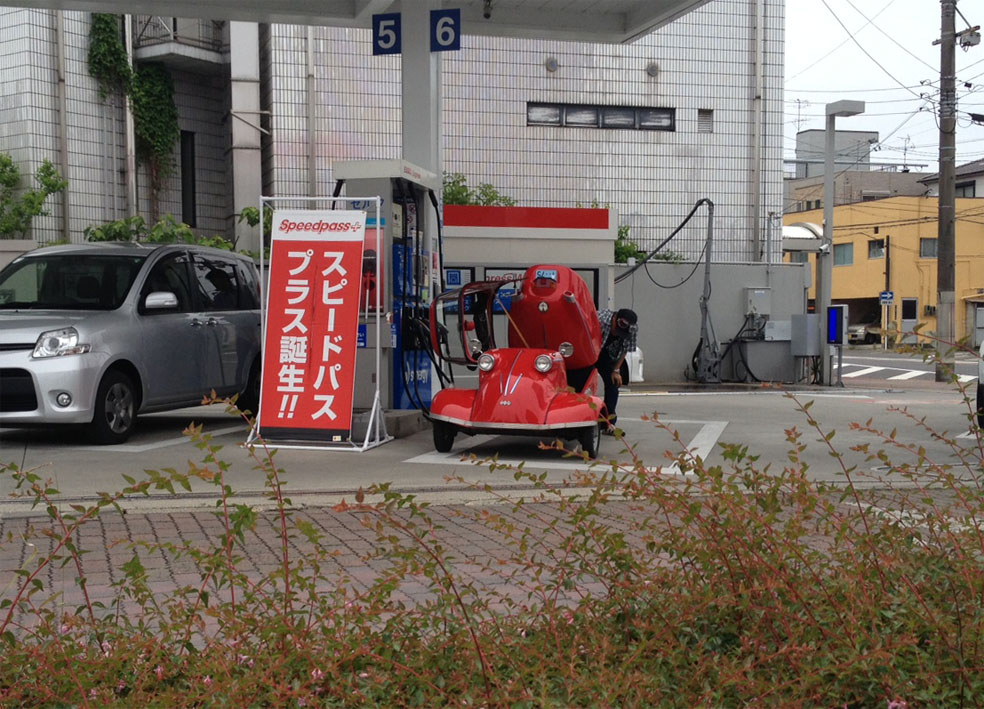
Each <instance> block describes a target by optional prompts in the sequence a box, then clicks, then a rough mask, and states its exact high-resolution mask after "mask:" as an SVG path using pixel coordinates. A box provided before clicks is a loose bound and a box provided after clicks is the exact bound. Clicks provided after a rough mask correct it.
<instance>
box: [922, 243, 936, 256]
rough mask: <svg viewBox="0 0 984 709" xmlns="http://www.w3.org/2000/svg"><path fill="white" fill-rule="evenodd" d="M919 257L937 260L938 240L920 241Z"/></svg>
mask: <svg viewBox="0 0 984 709" xmlns="http://www.w3.org/2000/svg"><path fill="white" fill-rule="evenodd" d="M919 257H920V258H936V239H920V240H919Z"/></svg>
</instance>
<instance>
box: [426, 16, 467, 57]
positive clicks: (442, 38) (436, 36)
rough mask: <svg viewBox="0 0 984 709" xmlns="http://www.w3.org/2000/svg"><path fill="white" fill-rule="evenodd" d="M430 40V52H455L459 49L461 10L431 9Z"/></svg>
mask: <svg viewBox="0 0 984 709" xmlns="http://www.w3.org/2000/svg"><path fill="white" fill-rule="evenodd" d="M430 15H431V22H430V25H431V27H430V30H431V31H430V40H431V51H432V52H457V51H458V50H459V49H461V10H457V9H455V10H431V14H430Z"/></svg>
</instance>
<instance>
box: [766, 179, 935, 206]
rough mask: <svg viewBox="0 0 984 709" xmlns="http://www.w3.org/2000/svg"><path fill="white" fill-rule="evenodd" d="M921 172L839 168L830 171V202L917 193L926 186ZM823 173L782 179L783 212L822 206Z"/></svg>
mask: <svg viewBox="0 0 984 709" xmlns="http://www.w3.org/2000/svg"><path fill="white" fill-rule="evenodd" d="M927 176H928V173H925V172H902V171H896V170H843V171H838V172H837V173H836V174H835V175H834V205H835V206H836V205H839V204H851V203H853V202H872V201H874V200H877V199H885V198H886V197H921V196H924V195H925V194H927V192H928V190H927V188H926V185H925V184H924V183H923V180H924V179H925V178H926V177H927ZM823 183H824V179H823V174H822V172H821V174H820V175H816V176H814V177H804V178H802V179H794V180H787V181H786V193H787V200H786V213H790V212H801V211H805V210H809V209H823V199H824V195H823Z"/></svg>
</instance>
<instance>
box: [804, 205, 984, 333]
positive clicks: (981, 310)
mask: <svg viewBox="0 0 984 709" xmlns="http://www.w3.org/2000/svg"><path fill="white" fill-rule="evenodd" d="M937 207H938V200H937V198H936V197H892V198H888V199H882V200H879V201H877V202H856V203H853V204H845V205H840V206H837V207H835V208H834V253H833V258H834V266H833V287H832V290H831V294H832V301H833V303H835V304H837V303H846V304H847V305H848V308H849V315H850V320H851V323H852V324H854V323H868V322H875V323H876V324H880V325H881V327H882V328H883V329H885V330H886V331H888V332H892V331H894V332H897V333H912V332H913V331H914V330H915V328H917V326H918V327H920V332H921V333H925V334H927V335H931V334H932V333H933V332H934V331H935V328H936V297H937V288H936V271H937V265H936V244H937V219H938V211H937ZM982 217H984V199H980V198H978V199H970V198H958V199H957V200H956V229H955V245H956V258H955V269H954V275H955V288H954V292H955V296H956V303H957V306H956V308H955V310H954V324H955V328H954V329H955V334H956V338H957V339H958V340H961V339H963V338H967V341H968V343H969V344H971V345H973V346H974V347H977V346H978V345H979V344H980V343H981V342H982V341H984V219H982ZM822 220H823V210H811V211H806V212H800V213H797V214H791V215H786V217H785V219H784V221H785V223H786V224H793V223H796V222H808V223H815V224H820V223H821V222H822ZM802 256H803V257H805V256H806V254H802ZM789 260H800V261H805V260H806V259H805V258H800V259H794V258H789ZM809 263H810V268H811V270H812V269H813V268H814V267H815V264H814V262H813V256H812V255H810V256H809ZM883 291H891V292H892V293H893V294H894V297H893V303H892V304H891V305H889V306H882V305H881V304H880V302H879V294H880V293H881V292H883ZM813 296H814V291H813V288H811V289H810V295H809V297H811V298H812V297H813ZM905 340H906V341H908V342H917V341H922V342H923V343H928V342H929V339H928V338H926V337H922V336H920V337H915V336H911V335H910V336H906V337H905Z"/></svg>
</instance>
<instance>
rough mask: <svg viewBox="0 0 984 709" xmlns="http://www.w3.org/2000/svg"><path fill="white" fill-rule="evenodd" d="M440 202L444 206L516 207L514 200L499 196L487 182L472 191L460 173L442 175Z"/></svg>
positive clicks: (502, 195) (497, 191)
mask: <svg viewBox="0 0 984 709" xmlns="http://www.w3.org/2000/svg"><path fill="white" fill-rule="evenodd" d="M442 200H443V201H444V204H479V205H483V206H486V207H513V206H515V205H516V200H514V199H512V198H511V197H507V196H505V195H504V194H501V193H500V192H499V190H497V189H496V188H495V187H493V186H492V185H491V184H489V183H488V182H483V183H481V184H479V186H478V188H477V189H472V188H471V187H469V186H468V183H467V178H465V176H464V175H463V174H461V173H460V172H445V173H444V188H443V194H442Z"/></svg>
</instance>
